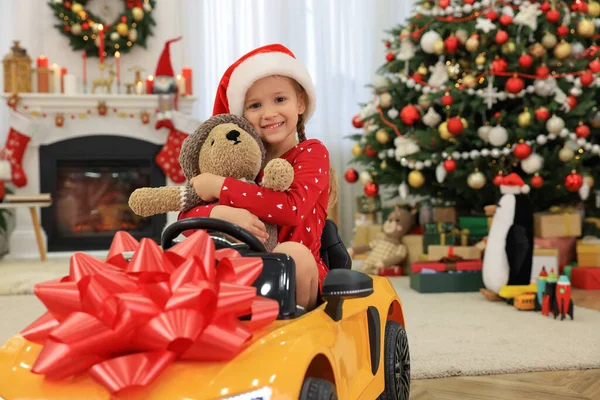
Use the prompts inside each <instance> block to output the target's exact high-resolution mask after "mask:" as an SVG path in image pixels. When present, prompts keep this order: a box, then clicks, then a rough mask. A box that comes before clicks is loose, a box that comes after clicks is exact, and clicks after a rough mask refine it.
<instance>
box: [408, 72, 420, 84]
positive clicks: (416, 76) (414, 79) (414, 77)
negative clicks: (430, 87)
mask: <svg viewBox="0 0 600 400" xmlns="http://www.w3.org/2000/svg"><path fill="white" fill-rule="evenodd" d="M411 78H412V79H413V81H415V82H417V83H420V82H423V76H422V75H421V74H419V73H415V74H413V75H412V76H411Z"/></svg>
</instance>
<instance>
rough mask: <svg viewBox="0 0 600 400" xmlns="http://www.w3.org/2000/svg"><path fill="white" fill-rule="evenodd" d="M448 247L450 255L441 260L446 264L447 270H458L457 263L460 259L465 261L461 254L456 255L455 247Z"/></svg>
mask: <svg viewBox="0 0 600 400" xmlns="http://www.w3.org/2000/svg"><path fill="white" fill-rule="evenodd" d="M448 247H449V248H448V257H442V258H441V259H440V262H441V263H443V264H444V266H445V268H446V271H456V270H457V263H458V262H459V261H463V260H464V259H463V258H462V257H460V256H455V255H454V248H453V247H452V246H448Z"/></svg>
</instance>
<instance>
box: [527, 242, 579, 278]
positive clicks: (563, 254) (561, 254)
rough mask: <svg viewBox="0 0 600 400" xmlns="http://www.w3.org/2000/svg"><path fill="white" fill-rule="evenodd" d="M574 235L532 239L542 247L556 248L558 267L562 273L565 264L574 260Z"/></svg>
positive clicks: (536, 244)
mask: <svg viewBox="0 0 600 400" xmlns="http://www.w3.org/2000/svg"><path fill="white" fill-rule="evenodd" d="M576 242H577V238H576V237H556V238H539V237H536V238H534V239H533V243H534V245H535V246H537V247H541V248H542V249H558V268H559V269H560V271H559V273H561V274H562V269H563V267H564V266H565V265H568V264H570V263H571V261H575V244H576Z"/></svg>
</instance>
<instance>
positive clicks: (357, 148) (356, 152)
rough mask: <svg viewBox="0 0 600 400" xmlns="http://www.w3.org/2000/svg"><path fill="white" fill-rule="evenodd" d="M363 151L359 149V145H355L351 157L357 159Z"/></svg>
mask: <svg viewBox="0 0 600 400" xmlns="http://www.w3.org/2000/svg"><path fill="white" fill-rule="evenodd" d="M362 152H363V150H362V147H360V144H358V143H356V144H355V145H354V146H353V147H352V155H353V156H354V157H358V156H360V155H361V154H362Z"/></svg>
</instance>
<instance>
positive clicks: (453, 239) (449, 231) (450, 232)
mask: <svg viewBox="0 0 600 400" xmlns="http://www.w3.org/2000/svg"><path fill="white" fill-rule="evenodd" d="M457 232H458V230H457V229H456V225H455V224H453V223H451V222H438V223H435V224H427V225H425V233H424V234H423V253H425V254H427V251H428V250H427V249H428V247H429V246H431V245H436V244H441V245H457V244H458V243H459V240H460V238H459V237H458V236H457V234H456V233H457Z"/></svg>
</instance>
